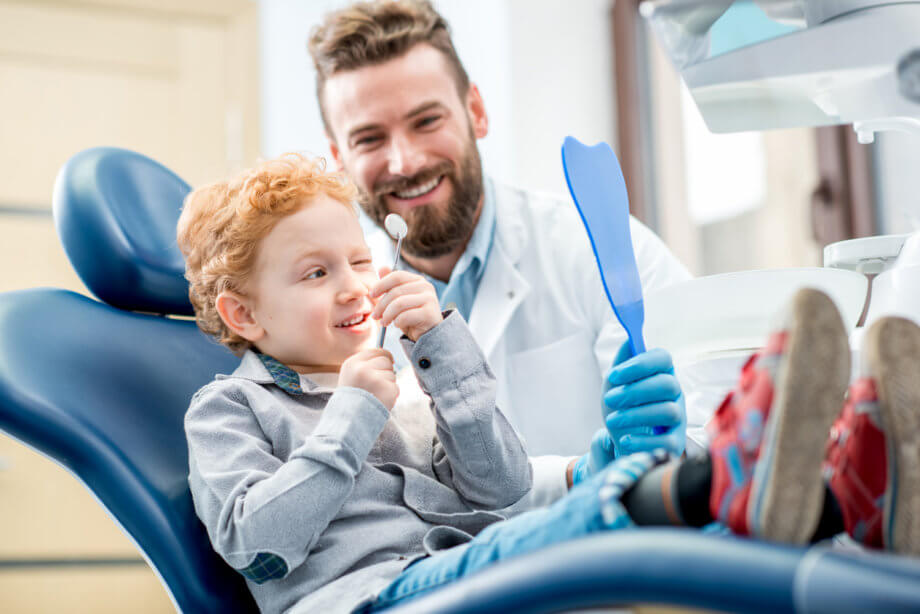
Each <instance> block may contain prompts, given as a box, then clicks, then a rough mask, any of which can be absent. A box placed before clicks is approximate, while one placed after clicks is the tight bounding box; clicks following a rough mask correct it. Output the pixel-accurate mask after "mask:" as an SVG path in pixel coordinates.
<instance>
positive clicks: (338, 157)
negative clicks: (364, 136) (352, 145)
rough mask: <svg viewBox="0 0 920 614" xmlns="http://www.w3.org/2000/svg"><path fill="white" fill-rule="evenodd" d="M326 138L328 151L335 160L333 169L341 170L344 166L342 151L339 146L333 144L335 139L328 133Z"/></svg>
mask: <svg viewBox="0 0 920 614" xmlns="http://www.w3.org/2000/svg"><path fill="white" fill-rule="evenodd" d="M326 140H328V141H329V153H330V154H332V160H333V162H335V170H336V171H338V172H341V171H343V170H344V169H345V166H344V165H343V164H342V152H341V151H340V150H339V146H338V145H336V144H335V139H334V138H333V137H332V135H331V134H329V133H326Z"/></svg>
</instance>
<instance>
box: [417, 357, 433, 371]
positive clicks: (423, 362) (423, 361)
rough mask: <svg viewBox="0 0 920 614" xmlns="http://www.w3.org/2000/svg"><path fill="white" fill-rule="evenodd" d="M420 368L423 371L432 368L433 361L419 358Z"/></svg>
mask: <svg viewBox="0 0 920 614" xmlns="http://www.w3.org/2000/svg"><path fill="white" fill-rule="evenodd" d="M418 366H420V367H421V368H423V369H427V368H428V367H430V366H431V361H430V360H428V359H427V358H419V361H418Z"/></svg>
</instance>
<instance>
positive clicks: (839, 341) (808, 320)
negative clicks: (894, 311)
mask: <svg viewBox="0 0 920 614" xmlns="http://www.w3.org/2000/svg"><path fill="white" fill-rule="evenodd" d="M789 315H790V317H789V318H788V322H787V326H786V329H785V330H783V331H780V332H778V333H774V334H773V335H772V336H771V337H770V339H769V341H768V343H767V347H766V348H765V349H764V350H763V352H762V353H759V354H755V355H754V356H752V357H751V359H750V360H748V362H747V363H746V364H745V366H744V368H743V369H742V371H741V379H740V382H739V386H738V388H737V389H736V390H735V391H734V392H733V393H731V394H730V395H729V396H728V397H726V399H725V401H723V403H722V405H721V406H720V407H719V409H718V410H717V411H716V415H715V417H714V418H713V420H712V422H710V427H709V429H710V432H711V434H712V443H711V445H710V449H709V454H710V457H711V458H712V473H713V478H712V489H711V493H710V500H709V507H710V511H711V512H712V515H713V517H714V518H716V519H718V520H720V521H721V522H723V523H725V524H726V525H728V527H729V528H730V529H732V531H734V532H735V533H738V534H741V535H747V534H753V535H757V536H759V537H763V538H765V539H771V540H775V541H783V542H789V543H805V542H807V541H808V540H809V539H810V538H811V536H812V535H813V534H814V531H815V527H816V525H817V523H818V519H819V516H820V514H821V508H822V506H823V503H824V481H823V478H822V474H821V466H822V465H821V462H822V459H823V453H824V443H825V441H826V440H827V434H828V431H829V428H830V425H831V423H832V422H833V420H834V417H836V415H837V413H838V411H839V409H840V406H841V404H842V403H843V398H844V394H845V392H846V386H847V381H848V379H849V372H850V351H849V344H848V342H847V335H846V330H845V329H844V326H843V321H842V320H841V318H840V314H839V313H838V312H837V309H836V307H835V306H834V303H833V301H831V299H830V298H828V297H827V295H825V294H824V293H822V292H819V291H818V290H812V289H808V288H806V289H803V290H800V291H798V292H797V293H796V294H795V296H794V297H793V300H792V304H791V310H790V314H789Z"/></svg>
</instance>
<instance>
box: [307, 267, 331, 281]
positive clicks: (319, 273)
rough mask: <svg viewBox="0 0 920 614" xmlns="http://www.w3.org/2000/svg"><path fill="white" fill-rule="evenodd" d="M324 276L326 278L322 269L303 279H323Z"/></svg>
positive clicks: (308, 274) (310, 273)
mask: <svg viewBox="0 0 920 614" xmlns="http://www.w3.org/2000/svg"><path fill="white" fill-rule="evenodd" d="M325 276H326V271H324V270H322V269H316V270H313V271H310V272H309V273H307V274H306V275H304V276H303V278H304V279H319V278H320V277H325Z"/></svg>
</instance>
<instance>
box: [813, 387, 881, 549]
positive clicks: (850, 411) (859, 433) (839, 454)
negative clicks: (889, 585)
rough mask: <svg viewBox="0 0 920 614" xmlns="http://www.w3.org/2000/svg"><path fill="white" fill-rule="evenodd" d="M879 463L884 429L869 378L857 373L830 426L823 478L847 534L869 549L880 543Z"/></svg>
mask: <svg viewBox="0 0 920 614" xmlns="http://www.w3.org/2000/svg"><path fill="white" fill-rule="evenodd" d="M885 465H886V463H885V432H884V431H883V430H882V427H881V416H880V410H879V406H878V394H877V393H876V389H875V380H873V379H872V378H862V379H859V380H857V381H855V382H853V384H852V385H851V386H850V392H849V395H848V396H847V402H846V404H845V405H844V406H843V411H842V412H840V417H839V418H837V420H836V421H834V425H833V426H832V427H831V434H830V438H829V439H828V440H827V449H826V453H825V461H824V477H825V479H826V480H827V485H828V487H829V488H830V489H831V492H833V493H834V498H836V499H837V505H839V506H840V511H841V513H842V514H843V525H844V527H845V528H846V531H847V533H849V534H850V537H852V538H853V539H855V540H856V541H858V542H860V543H861V544H863V545H866V546H870V547H872V548H882V547H884V544H883V542H882V514H883V512H884V506H885V493H886V491H887V490H888V478H887V475H886V467H885Z"/></svg>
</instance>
